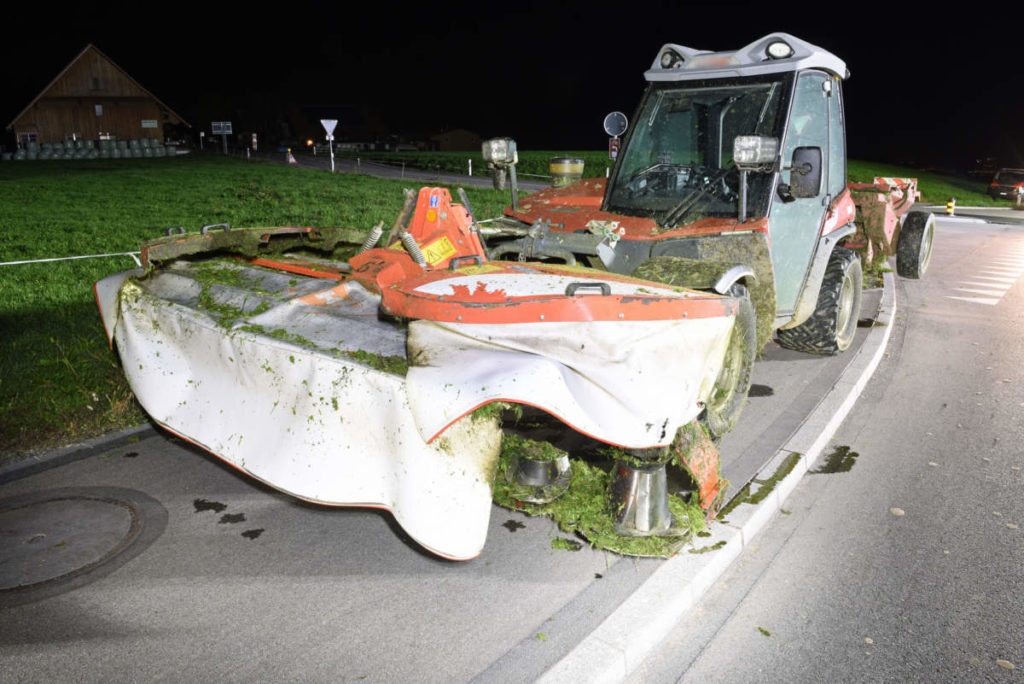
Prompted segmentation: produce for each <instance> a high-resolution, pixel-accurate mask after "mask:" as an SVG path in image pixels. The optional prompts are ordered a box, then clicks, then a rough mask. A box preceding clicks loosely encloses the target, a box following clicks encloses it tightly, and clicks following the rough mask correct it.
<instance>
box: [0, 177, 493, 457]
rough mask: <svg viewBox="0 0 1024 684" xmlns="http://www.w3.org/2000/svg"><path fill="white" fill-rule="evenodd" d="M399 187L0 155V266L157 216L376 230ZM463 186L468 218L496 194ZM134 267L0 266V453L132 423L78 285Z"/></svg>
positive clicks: (116, 241)
mask: <svg viewBox="0 0 1024 684" xmlns="http://www.w3.org/2000/svg"><path fill="white" fill-rule="evenodd" d="M406 185H408V184H407V183H406V184H403V183H401V182H397V181H385V180H379V179H375V178H370V177H366V176H342V175H334V176H332V175H330V174H327V173H324V172H322V171H312V170H304V169H296V168H289V167H284V166H278V165H273V164H268V163H258V162H253V163H246V162H241V161H232V160H226V159H222V158H218V157H198V158H187V157H184V158H175V159H153V160H145V159H132V160H109V161H107V160H84V161H81V162H74V161H60V162H24V163H15V162H11V163H5V164H0V262H8V261H20V260H28V259H43V258H51V257H64V256H76V255H84V254H105V253H111V252H127V251H134V250H137V249H138V246H139V243H140V242H142V241H144V240H147V239H149V238H153V237H157V236H160V235H163V234H164V231H165V229H166V228H167V227H170V226H184V227H185V228H186V229H188V230H196V229H198V228H199V227H200V226H203V225H206V224H211V223H222V222H226V223H229V224H231V225H232V226H259V225H315V226H337V225H340V226H345V227H349V228H362V229H369V228H370V227H371V226H372V225H373V224H374V223H376V222H377V221H379V220H383V221H384V222H385V225H387V226H390V225H391V223H392V222H393V221H394V217H395V216H396V215H397V213H398V211H399V209H400V208H401V205H402V199H403V194H402V188H403V187H405V186H406ZM453 195H454V190H453ZM467 195H468V197H469V199H470V203H471V204H472V205H473V208H474V210H475V212H476V215H477V217H478V218H481V219H482V218H485V217H488V216H495V215H497V214H499V213H500V211H501V209H502V208H503V207H504V206H505V204H507V202H508V194H507V193H502V192H496V191H494V190H489V189H486V190H478V189H470V188H467ZM134 267H135V262H134V261H133V260H132V259H131V258H130V257H114V258H103V259H84V260H77V261H63V262H56V263H44V264H31V265H17V266H0V348H2V349H3V354H2V355H0V455H4V456H5V457H10V456H12V455H16V454H20V453H24V452H27V451H30V450H33V449H38V448H41V447H49V446H53V445H57V444H62V443H69V442H73V441H76V440H79V439H82V438H86V437H89V436H93V435H96V434H100V433H102V432H104V431H106V430H109V429H112V428H115V427H123V426H125V425H131V424H134V423H137V422H141V421H142V420H144V416H143V414H142V412H141V410H140V409H139V407H138V405H137V404H136V403H135V401H134V399H133V398H132V396H131V392H130V391H129V390H128V387H127V385H126V383H125V381H124V377H123V375H122V373H121V370H120V368H119V367H118V365H117V361H116V358H115V356H114V354H113V353H111V351H110V350H109V348H108V346H107V340H106V335H105V333H104V331H103V327H102V324H101V323H100V320H99V315H98V313H97V309H96V304H95V300H94V295H93V291H92V285H93V282H95V281H96V280H98V279H100V278H102V277H104V276H107V275H109V274H111V273H114V272H116V271H121V270H126V269H129V268H134ZM2 460H3V459H2V458H0V462H2Z"/></svg>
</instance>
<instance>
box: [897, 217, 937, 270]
mask: <svg viewBox="0 0 1024 684" xmlns="http://www.w3.org/2000/svg"><path fill="white" fill-rule="evenodd" d="M934 241H935V215H934V214H932V213H931V212H926V211H912V212H910V213H909V214H907V218H906V219H905V220H904V221H903V227H902V228H900V237H899V240H898V241H897V243H896V272H897V273H899V274H900V275H901V276H903V277H904V278H923V277H924V272H925V271H926V270H928V263H929V262H930V261H931V259H932V245H933V244H934Z"/></svg>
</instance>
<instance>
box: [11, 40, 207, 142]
mask: <svg viewBox="0 0 1024 684" xmlns="http://www.w3.org/2000/svg"><path fill="white" fill-rule="evenodd" d="M167 124H184V125H186V126H187V125H188V123H187V122H185V121H184V120H183V119H182V118H181V117H180V116H178V115H177V114H175V113H174V111H173V110H172V109H171V108H170V107H168V106H167V105H165V104H164V103H163V102H161V101H160V100H159V99H158V98H157V97H156V96H155V95H153V94H152V93H151V92H149V91H148V90H146V89H145V88H143V87H142V86H141V85H139V83H138V82H137V81H136V80H135V79H134V78H132V77H131V76H129V75H128V72H126V71H125V70H124V69H122V68H121V67H119V66H117V65H116V64H114V62H113V61H112V60H111V59H110V58H109V57H107V56H106V55H105V54H103V53H102V52H100V51H99V49H98V48H97V47H96V46H95V45H91V44H90V45H86V46H85V49H84V50H82V51H81V52H80V53H78V56H77V57H75V58H74V59H73V60H71V63H70V64H68V65H67V66H66V67H64V70H63V71H61V72H60V73H59V74H57V77H56V78H54V79H53V80H52V81H50V84H49V85H48V86H46V87H45V88H43V91H42V92H41V93H39V95H37V96H36V98H35V99H34V100H32V101H31V102H29V103H28V106H27V107H25V109H23V110H22V111H21V113H20V114H18V116H16V117H14V120H13V121H11V123H10V124H8V125H7V130H9V131H13V132H14V136H15V138H16V139H17V141H18V147H20V148H24V147H25V146H26V145H27V144H28V143H39V144H41V143H58V142H64V141H65V140H71V139H77V140H134V139H143V138H156V139H158V140H160V141H161V142H162V141H163V139H164V126H165V125H167Z"/></svg>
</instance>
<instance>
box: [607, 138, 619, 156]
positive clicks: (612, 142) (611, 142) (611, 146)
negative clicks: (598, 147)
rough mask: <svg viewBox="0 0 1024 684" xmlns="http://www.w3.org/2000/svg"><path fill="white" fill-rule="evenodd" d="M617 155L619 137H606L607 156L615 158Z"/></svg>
mask: <svg viewBox="0 0 1024 684" xmlns="http://www.w3.org/2000/svg"><path fill="white" fill-rule="evenodd" d="M618 156H619V138H617V137H616V138H608V158H609V159H615V158H616V157H618Z"/></svg>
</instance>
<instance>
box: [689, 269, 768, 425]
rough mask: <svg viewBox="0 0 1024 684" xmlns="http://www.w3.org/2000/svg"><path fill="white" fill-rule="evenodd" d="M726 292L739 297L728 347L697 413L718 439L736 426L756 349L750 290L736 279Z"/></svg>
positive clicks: (748, 387) (754, 317)
mask: <svg viewBox="0 0 1024 684" xmlns="http://www.w3.org/2000/svg"><path fill="white" fill-rule="evenodd" d="M728 294H729V296H730V297H734V298H735V299H738V300H739V303H740V306H739V311H738V312H737V313H736V321H735V322H734V323H733V327H732V333H730V335H729V347H728V348H727V349H726V351H725V360H724V362H723V363H722V370H721V372H719V374H718V378H717V379H716V380H715V386H714V389H712V391H711V396H710V397H709V398H708V401H707V402H706V403H705V405H704V411H703V412H702V413H701V416H700V419H701V422H703V423H704V426H705V427H706V428H707V429H708V432H709V433H710V434H711V437H712V438H713V439H715V440H718V439H721V438H722V437H723V436H724V435H725V434H726V433H728V432H729V431H730V430H732V429H733V428H734V427H736V421H737V420H739V417H740V412H741V411H742V410H743V404H744V403H745V402H746V400H747V392H748V391H749V390H750V376H751V373H752V372H753V370H754V355H755V353H756V352H757V314H756V312H755V311H754V305H753V304H752V303H751V301H750V293H749V292H748V291H747V288H746V287H744V286H743V285H740V284H738V283H737V284H736V285H733V286H732V288H730V289H729V292H728Z"/></svg>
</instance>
